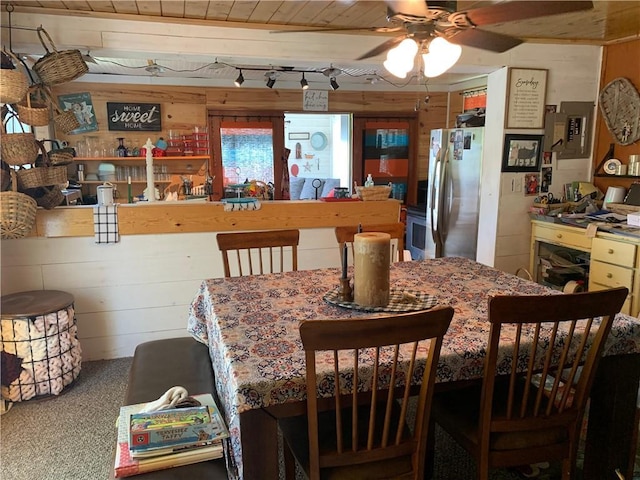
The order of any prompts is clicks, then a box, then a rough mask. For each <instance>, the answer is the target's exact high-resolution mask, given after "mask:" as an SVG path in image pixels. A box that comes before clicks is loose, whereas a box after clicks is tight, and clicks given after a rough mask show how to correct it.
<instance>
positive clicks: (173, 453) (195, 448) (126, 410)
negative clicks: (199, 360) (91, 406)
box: [114, 394, 229, 478]
mask: <svg viewBox="0 0 640 480" xmlns="http://www.w3.org/2000/svg"><path fill="white" fill-rule="evenodd" d="M193 397H194V398H195V399H197V400H198V401H199V402H200V403H201V404H202V405H205V406H207V407H210V408H209V413H210V415H211V421H212V422H213V423H215V424H216V428H217V431H218V434H217V435H216V438H215V439H213V440H211V441H207V442H199V443H197V444H195V445H191V446H187V447H184V446H177V447H164V448H160V449H157V450H156V451H152V450H150V451H149V452H147V454H148V455H144V454H143V455H142V457H133V456H132V454H131V453H132V452H131V451H130V450H129V436H130V427H129V425H130V422H131V415H132V414H135V413H139V412H140V410H141V409H142V408H143V407H144V406H145V405H146V403H139V404H136V405H125V406H123V407H120V416H119V417H118V443H117V445H116V460H115V467H114V469H115V472H114V476H115V477H116V478H122V477H130V476H132V475H137V474H139V473H145V472H152V471H155V470H162V469H165V468H171V467H179V466H182V465H189V464H192V463H197V462H203V461H206V460H213V459H216V458H221V457H222V456H223V447H222V440H223V439H224V438H227V437H228V436H229V431H228V430H227V427H226V425H225V423H224V421H223V420H222V416H221V415H220V411H219V409H218V407H217V405H216V404H215V401H214V400H213V397H212V396H211V394H203V395H193Z"/></svg>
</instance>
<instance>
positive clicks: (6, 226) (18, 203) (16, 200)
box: [0, 175, 38, 240]
mask: <svg viewBox="0 0 640 480" xmlns="http://www.w3.org/2000/svg"><path fill="white" fill-rule="evenodd" d="M12 177H13V181H12V185H13V187H12V191H10V192H0V238H2V239H3V240H7V239H13V238H23V237H26V236H27V235H29V233H30V232H31V229H32V228H33V226H34V225H35V223H36V211H37V209H38V205H37V203H36V201H35V200H34V199H33V198H31V197H30V196H29V195H25V194H24V193H19V192H18V191H17V181H16V178H15V175H12Z"/></svg>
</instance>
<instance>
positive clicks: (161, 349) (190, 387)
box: [111, 337, 228, 480]
mask: <svg viewBox="0 0 640 480" xmlns="http://www.w3.org/2000/svg"><path fill="white" fill-rule="evenodd" d="M176 385H180V386H182V387H184V388H186V389H187V391H188V392H189V394H198V393H211V394H212V395H213V397H214V399H215V400H216V403H217V404H218V405H220V401H219V400H218V395H217V393H216V387H215V381H214V375H213V369H212V368H211V360H210V359H209V351H208V348H207V346H206V345H204V344H202V343H200V342H198V341H196V340H194V339H193V338H191V337H182V338H169V339H164V340H154V341H150V342H145V343H141V344H140V345H138V346H137V347H136V350H135V353H134V356H133V363H132V364H131V369H130V370H129V383H128V385H127V391H126V394H125V399H124V404H125V405H131V404H134V403H143V402H151V401H153V400H156V399H158V398H160V396H162V394H164V393H165V392H166V391H167V390H168V389H169V388H171V387H173V386H176ZM111 478H113V471H112V472H111ZM133 478H135V479H136V480H184V479H189V480H205V479H206V480H227V478H228V476H227V469H226V466H225V460H224V458H220V459H216V460H209V461H207V462H199V463H194V464H191V465H185V466H182V467H175V468H169V469H166V470H157V471H155V472H148V473H142V474H139V475H135V477H133Z"/></svg>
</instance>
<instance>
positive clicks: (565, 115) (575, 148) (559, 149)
mask: <svg viewBox="0 0 640 480" xmlns="http://www.w3.org/2000/svg"><path fill="white" fill-rule="evenodd" d="M593 109H594V104H593V103H592V102H562V103H561V104H560V112H559V113H547V115H546V116H545V121H544V126H545V132H544V150H545V151H546V152H556V158H558V159H563V158H586V157H589V156H590V155H591V119H592V117H593Z"/></svg>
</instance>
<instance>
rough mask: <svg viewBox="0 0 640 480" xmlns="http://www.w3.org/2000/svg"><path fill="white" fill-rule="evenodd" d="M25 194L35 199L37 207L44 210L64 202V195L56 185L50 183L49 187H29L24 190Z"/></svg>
mask: <svg viewBox="0 0 640 480" xmlns="http://www.w3.org/2000/svg"><path fill="white" fill-rule="evenodd" d="M24 193H26V194H27V195H29V196H30V197H31V198H33V199H35V201H36V203H37V204H38V206H39V207H42V208H44V209H46V210H51V209H52V208H56V207H58V206H60V205H61V204H62V202H64V195H63V194H62V190H60V187H59V186H58V185H52V186H50V187H39V188H30V189H27V190H25V192H24Z"/></svg>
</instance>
